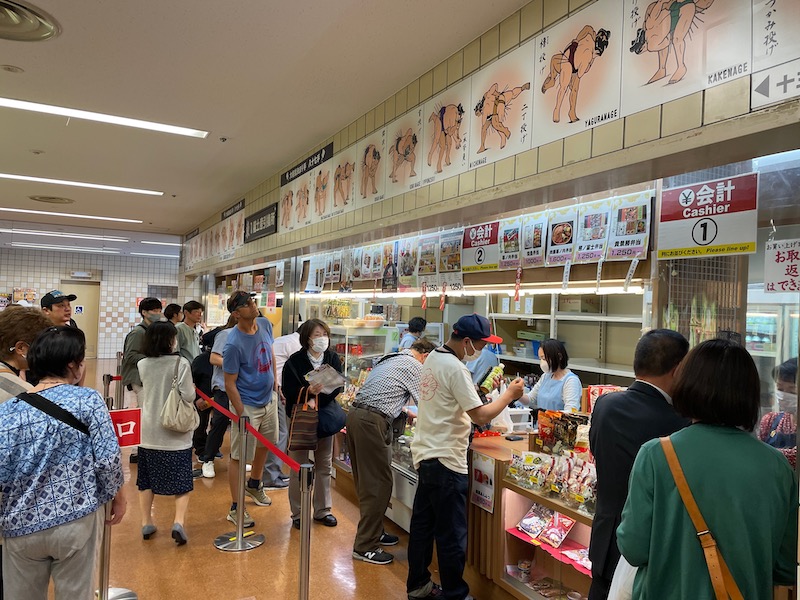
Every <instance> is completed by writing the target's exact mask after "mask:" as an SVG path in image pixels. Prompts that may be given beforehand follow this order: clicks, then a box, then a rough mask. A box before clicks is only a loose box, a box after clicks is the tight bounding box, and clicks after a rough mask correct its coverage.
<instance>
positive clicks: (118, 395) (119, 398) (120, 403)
mask: <svg viewBox="0 0 800 600" xmlns="http://www.w3.org/2000/svg"><path fill="white" fill-rule="evenodd" d="M114 381H116V386H115V387H114V408H118V409H119V408H124V404H125V399H124V397H123V394H124V389H125V388H124V386H123V385H122V352H117V374H116V375H115V376H114Z"/></svg>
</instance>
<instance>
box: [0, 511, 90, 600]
mask: <svg viewBox="0 0 800 600" xmlns="http://www.w3.org/2000/svg"><path fill="white" fill-rule="evenodd" d="M104 514H105V511H104V510H103V509H100V510H97V511H95V512H93V513H92V514H90V515H86V516H85V517H82V518H80V519H78V520H77V521H72V522H70V523H65V524H64V525H58V526H57V527H52V528H51V529H45V530H44V531H37V532H36V533H31V534H29V535H22V536H20V537H13V538H6V539H5V540H4V541H3V590H4V596H5V597H6V598H25V600H47V587H48V585H49V583H50V578H51V577H52V578H53V584H54V587H55V597H56V600H93V599H94V590H95V578H96V575H97V573H96V570H97V569H96V565H97V551H98V549H99V545H100V532H101V530H102V519H103V517H104Z"/></svg>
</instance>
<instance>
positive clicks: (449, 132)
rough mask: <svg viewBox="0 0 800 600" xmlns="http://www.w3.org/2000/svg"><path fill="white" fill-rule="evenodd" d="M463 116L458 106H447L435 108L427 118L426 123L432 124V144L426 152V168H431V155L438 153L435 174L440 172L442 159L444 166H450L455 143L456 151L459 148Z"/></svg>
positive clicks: (461, 109) (462, 111) (462, 110)
mask: <svg viewBox="0 0 800 600" xmlns="http://www.w3.org/2000/svg"><path fill="white" fill-rule="evenodd" d="M463 115H464V108H463V107H462V106H461V104H459V105H458V106H456V105H455V104H448V105H447V106H437V107H436V110H434V111H433V112H432V113H431V116H430V117H428V122H429V123H433V144H432V145H431V150H430V152H428V166H429V167H430V166H431V160H433V153H434V152H436V151H437V150H438V151H439V158H438V160H437V162H436V172H437V173H441V172H442V158H444V164H445V165H449V164H450V152H451V151H452V149H453V142H454V141H455V145H456V149H459V148H461V136H460V130H461V118H462V117H463Z"/></svg>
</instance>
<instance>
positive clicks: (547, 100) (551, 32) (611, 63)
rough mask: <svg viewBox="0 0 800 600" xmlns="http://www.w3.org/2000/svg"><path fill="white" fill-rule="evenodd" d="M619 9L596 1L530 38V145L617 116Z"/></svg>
mask: <svg viewBox="0 0 800 600" xmlns="http://www.w3.org/2000/svg"><path fill="white" fill-rule="evenodd" d="M622 39H623V38H622V6H621V5H620V2H619V0H598V2H595V3H594V4H592V5H590V6H588V7H586V8H584V9H583V10H581V11H579V12H577V13H575V14H574V15H573V16H572V17H570V18H569V19H567V20H565V21H562V22H561V23H559V24H558V25H556V26H555V27H553V28H551V29H548V30H547V31H545V32H544V33H542V34H541V35H540V36H538V37H537V38H536V40H534V43H535V46H536V59H535V61H536V62H535V65H536V67H535V74H534V88H533V89H534V106H533V131H534V137H533V145H535V146H541V145H543V144H549V143H550V142H553V141H555V140H558V139H561V138H564V137H567V136H570V135H573V134H575V133H580V132H581V131H584V130H586V129H591V128H592V127H595V126H597V125H601V124H603V123H607V122H609V121H613V120H615V119H618V118H619V117H620V110H619V109H620V106H619V105H620V85H621V80H622V77H621V73H620V69H621V63H622Z"/></svg>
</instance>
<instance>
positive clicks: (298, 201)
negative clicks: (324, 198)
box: [294, 172, 315, 229]
mask: <svg viewBox="0 0 800 600" xmlns="http://www.w3.org/2000/svg"><path fill="white" fill-rule="evenodd" d="M314 175H315V173H313V172H312V173H310V174H308V175H303V176H302V177H300V178H298V179H297V180H296V181H295V188H294V228H295V229H300V228H302V227H306V226H308V225H311V223H312V221H313V218H314V213H313V212H312V209H311V199H310V197H311V194H312V193H313V190H314Z"/></svg>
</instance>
